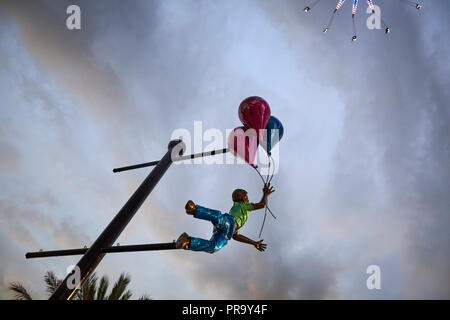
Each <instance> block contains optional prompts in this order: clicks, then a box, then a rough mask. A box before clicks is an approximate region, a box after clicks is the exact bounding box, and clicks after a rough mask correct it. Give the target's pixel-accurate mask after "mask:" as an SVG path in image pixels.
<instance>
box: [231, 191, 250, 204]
mask: <svg viewBox="0 0 450 320" xmlns="http://www.w3.org/2000/svg"><path fill="white" fill-rule="evenodd" d="M246 194H247V191H245V190H244V189H236V190H234V191H233V194H232V195H231V197H232V198H233V202H244V197H245V195H246Z"/></svg>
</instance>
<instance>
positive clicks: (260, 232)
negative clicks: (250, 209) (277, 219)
mask: <svg viewBox="0 0 450 320" xmlns="http://www.w3.org/2000/svg"><path fill="white" fill-rule="evenodd" d="M266 216H267V206H266V210H265V211H264V220H263V223H262V226H261V230H259V236H258V238H259V239H261V234H262V231H263V229H264V224H265V223H266Z"/></svg>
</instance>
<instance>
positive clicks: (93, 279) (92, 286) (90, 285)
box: [80, 273, 98, 300]
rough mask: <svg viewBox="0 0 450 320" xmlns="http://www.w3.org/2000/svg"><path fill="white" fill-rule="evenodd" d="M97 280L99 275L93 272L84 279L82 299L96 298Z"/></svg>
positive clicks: (81, 292)
mask: <svg viewBox="0 0 450 320" xmlns="http://www.w3.org/2000/svg"><path fill="white" fill-rule="evenodd" d="M97 280H98V277H97V276H96V275H95V273H93V274H91V275H89V277H88V278H87V279H86V280H85V281H84V283H83V285H82V286H81V290H80V294H81V299H82V300H94V299H95V293H96V291H97Z"/></svg>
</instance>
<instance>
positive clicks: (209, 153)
mask: <svg viewBox="0 0 450 320" xmlns="http://www.w3.org/2000/svg"><path fill="white" fill-rule="evenodd" d="M228 151H229V150H228V148H224V149H218V150H212V151H207V152H201V153H195V154H188V155H185V156H182V157H178V158H177V159H174V160H173V161H182V160H189V159H195V158H203V157H209V156H214V155H216V154H222V153H227V152H228ZM158 162H159V161H158V160H156V161H151V162H145V163H140V164H135V165H132V166H126V167H120V168H114V169H113V172H122V171H127V170H134V169H139V168H144V167H151V166H155V165H157V164H158Z"/></svg>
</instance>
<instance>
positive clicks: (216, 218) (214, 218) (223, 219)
mask: <svg viewBox="0 0 450 320" xmlns="http://www.w3.org/2000/svg"><path fill="white" fill-rule="evenodd" d="M274 191H275V190H274V189H273V187H270V183H269V184H265V185H264V188H263V196H262V198H261V201H260V202H258V203H249V201H248V196H247V191H245V190H243V189H236V190H234V191H233V194H232V199H233V202H234V204H233V207H232V208H231V209H230V213H224V214H222V213H221V212H220V211H218V210H213V209H208V208H205V207H202V206H200V205H198V204H197V205H196V204H195V203H194V202H193V201H191V200H189V201H188V202H187V203H186V206H185V209H186V213H187V214H189V215H193V216H194V218H197V219H203V220H208V221H211V223H212V224H213V226H214V230H213V236H212V237H211V239H210V240H205V239H201V238H194V237H190V236H189V235H188V234H187V233H186V232H184V233H183V234H182V235H181V236H180V237H179V238H178V240H177V241H176V248H177V249H186V250H192V251H204V252H209V253H214V252H216V251H219V250H220V249H222V248H223V247H224V246H225V245H226V244H227V242H228V240H230V239H231V238H233V239H234V240H237V241H240V242H243V243H248V244H251V245H253V246H255V248H256V249H258V250H259V251H264V250H265V249H266V247H267V245H266V244H264V243H263V240H260V241H253V240H251V239H249V238H247V237H245V236H244V235H241V234H240V233H239V230H240V229H241V228H242V226H243V225H244V224H245V222H246V221H247V218H248V213H249V212H250V211H253V210H258V209H262V208H265V207H266V205H267V197H268V196H269V195H270V194H271V193H273V192H274Z"/></svg>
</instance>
